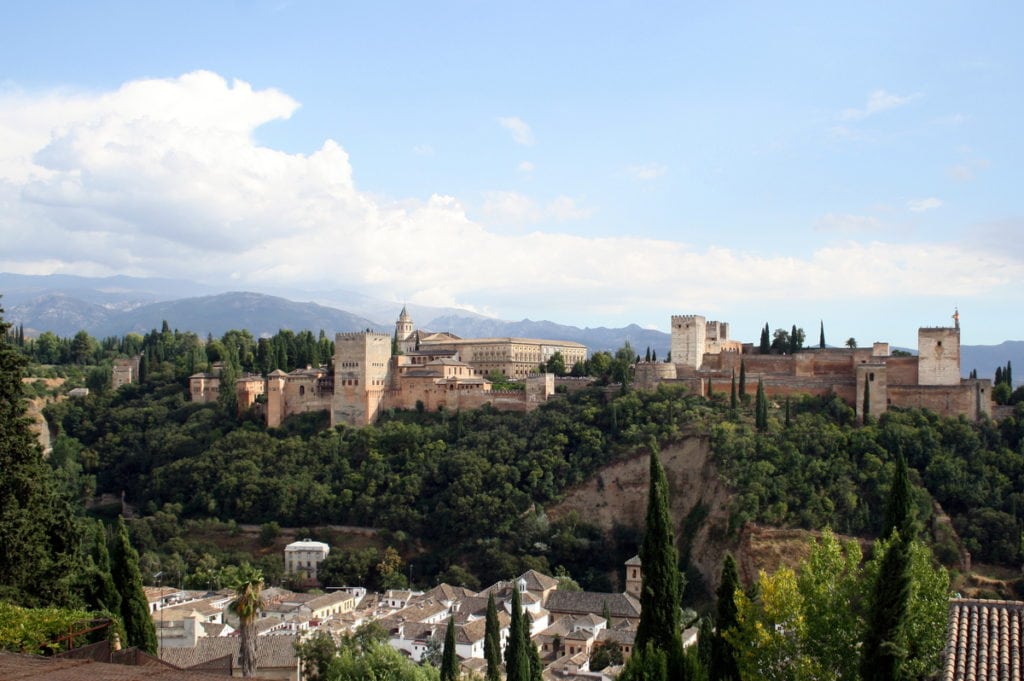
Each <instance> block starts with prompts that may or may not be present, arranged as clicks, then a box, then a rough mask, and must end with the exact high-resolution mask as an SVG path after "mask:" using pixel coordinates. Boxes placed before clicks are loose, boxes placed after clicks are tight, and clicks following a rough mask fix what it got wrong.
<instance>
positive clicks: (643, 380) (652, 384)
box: [633, 362, 676, 390]
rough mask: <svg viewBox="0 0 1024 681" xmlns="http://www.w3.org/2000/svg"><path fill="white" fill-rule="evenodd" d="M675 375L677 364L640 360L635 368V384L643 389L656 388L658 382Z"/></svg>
mask: <svg viewBox="0 0 1024 681" xmlns="http://www.w3.org/2000/svg"><path fill="white" fill-rule="evenodd" d="M675 377H676V365H675V364H666V363H664V362H640V363H639V364H637V365H636V368H635V369H634V373H633V384H634V385H635V386H636V387H637V388H640V389H641V390H656V389H657V388H658V383H660V382H661V381H664V380H667V379H672V378H675Z"/></svg>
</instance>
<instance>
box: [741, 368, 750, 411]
mask: <svg viewBox="0 0 1024 681" xmlns="http://www.w3.org/2000/svg"><path fill="white" fill-rule="evenodd" d="M739 390H740V400H742V401H743V403H744V404H746V403H747V400H748V399H750V398H749V397H747V363H746V362H745V361H743V360H742V359H741V360H740V385H739Z"/></svg>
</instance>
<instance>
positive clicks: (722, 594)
mask: <svg viewBox="0 0 1024 681" xmlns="http://www.w3.org/2000/svg"><path fill="white" fill-rule="evenodd" d="M740 592H741V589H740V577H739V573H738V572H737V570H736V560H735V559H734V558H733V557H732V554H731V553H726V554H725V559H724V560H723V562H722V579H721V580H720V582H719V584H718V591H717V592H716V595H717V605H716V607H717V613H716V621H715V627H716V632H715V634H714V636H713V637H712V638H710V641H709V648H710V650H709V658H710V665H709V667H708V674H709V676H710V678H711V679H713V680H715V681H729V680H730V679H732V680H738V679H739V669H738V667H737V666H736V651H735V650H734V649H733V646H732V643H730V642H729V639H728V638H727V637H726V632H729V631H731V630H733V629H735V628H736V627H737V625H738V624H739V620H738V618H737V607H736V597H737V594H738V593H740Z"/></svg>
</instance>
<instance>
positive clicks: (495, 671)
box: [460, 412, 501, 681]
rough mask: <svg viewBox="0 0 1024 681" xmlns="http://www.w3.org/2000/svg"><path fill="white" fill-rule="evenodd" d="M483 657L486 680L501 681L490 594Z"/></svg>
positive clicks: (497, 634) (498, 631) (498, 632)
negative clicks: (485, 662) (485, 663)
mask: <svg viewBox="0 0 1024 681" xmlns="http://www.w3.org/2000/svg"><path fill="white" fill-rule="evenodd" d="M460 413H461V412H460ZM484 659H485V660H486V661H487V681H501V623H500V622H499V621H498V608H497V607H495V605H494V596H492V595H491V594H488V595H487V615H486V620H485V624H484Z"/></svg>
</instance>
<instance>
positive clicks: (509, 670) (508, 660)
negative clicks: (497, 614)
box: [505, 585, 530, 681]
mask: <svg viewBox="0 0 1024 681" xmlns="http://www.w3.org/2000/svg"><path fill="white" fill-rule="evenodd" d="M510 616H511V618H512V621H511V623H510V624H509V628H508V639H507V641H506V643H505V679H506V681H530V658H529V654H528V652H527V650H526V646H528V645H530V643H529V640H530V638H529V633H528V632H527V631H525V630H524V628H523V616H522V600H521V597H520V595H519V587H518V586H516V585H513V589H512V610H511V613H510Z"/></svg>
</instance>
